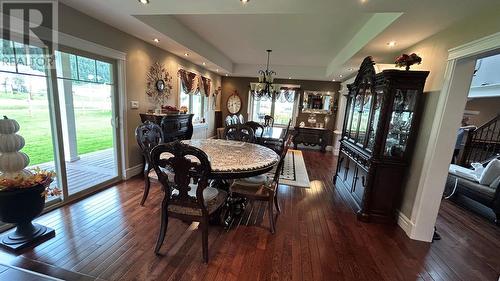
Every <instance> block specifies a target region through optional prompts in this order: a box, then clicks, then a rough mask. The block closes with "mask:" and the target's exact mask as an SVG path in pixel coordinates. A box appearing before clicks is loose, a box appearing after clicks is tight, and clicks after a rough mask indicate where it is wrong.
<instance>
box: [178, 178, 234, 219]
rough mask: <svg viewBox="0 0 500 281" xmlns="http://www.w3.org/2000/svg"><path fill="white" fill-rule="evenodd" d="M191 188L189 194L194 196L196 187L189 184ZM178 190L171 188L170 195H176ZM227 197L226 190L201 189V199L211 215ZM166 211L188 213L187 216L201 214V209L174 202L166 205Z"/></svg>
mask: <svg viewBox="0 0 500 281" xmlns="http://www.w3.org/2000/svg"><path fill="white" fill-rule="evenodd" d="M189 187H191V190H190V191H189V192H188V194H189V196H192V197H196V189H197V188H198V186H197V185H195V184H190V185H189ZM178 193H179V192H178V191H177V190H175V189H174V190H172V195H177V194H178ZM226 198H227V192H225V191H224V190H220V189H217V188H213V187H207V188H205V189H204V190H203V200H204V203H205V206H206V207H207V211H208V214H209V215H211V214H212V213H213V212H215V211H216V210H217V209H218V208H219V207H220V206H222V204H224V202H225V201H226ZM168 211H169V212H171V213H176V214H181V215H189V216H202V215H203V214H202V213H201V209H199V208H190V207H186V206H180V205H175V204H169V205H168Z"/></svg>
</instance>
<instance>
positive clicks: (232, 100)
mask: <svg viewBox="0 0 500 281" xmlns="http://www.w3.org/2000/svg"><path fill="white" fill-rule="evenodd" d="M226 106H227V111H229V113H231V114H236V113H238V112H240V110H241V98H240V96H239V95H238V92H237V91H234V93H233V94H232V95H230V96H229V98H228V99H227V104H226Z"/></svg>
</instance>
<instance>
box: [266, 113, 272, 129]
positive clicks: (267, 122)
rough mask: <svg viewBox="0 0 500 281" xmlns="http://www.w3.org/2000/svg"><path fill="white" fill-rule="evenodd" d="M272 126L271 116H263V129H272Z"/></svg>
mask: <svg viewBox="0 0 500 281" xmlns="http://www.w3.org/2000/svg"><path fill="white" fill-rule="evenodd" d="M273 126H274V118H273V117H272V116H271V115H265V116H264V127H273Z"/></svg>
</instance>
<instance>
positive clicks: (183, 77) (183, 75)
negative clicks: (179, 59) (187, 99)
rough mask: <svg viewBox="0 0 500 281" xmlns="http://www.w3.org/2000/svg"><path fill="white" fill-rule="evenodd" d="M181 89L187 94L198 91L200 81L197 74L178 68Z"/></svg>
mask: <svg viewBox="0 0 500 281" xmlns="http://www.w3.org/2000/svg"><path fill="white" fill-rule="evenodd" d="M178 75H179V78H180V82H181V87H182V91H183V92H184V93H186V94H188V95H193V94H197V93H198V92H199V91H200V82H199V78H198V75H196V73H193V72H189V71H186V70H184V69H179V72H178Z"/></svg>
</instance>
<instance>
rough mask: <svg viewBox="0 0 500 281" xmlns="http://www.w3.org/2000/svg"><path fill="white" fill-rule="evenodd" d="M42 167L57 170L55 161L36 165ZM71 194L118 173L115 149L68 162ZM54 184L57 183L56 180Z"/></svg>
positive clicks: (81, 156) (67, 170) (97, 152)
mask: <svg viewBox="0 0 500 281" xmlns="http://www.w3.org/2000/svg"><path fill="white" fill-rule="evenodd" d="M35 166H38V167H40V168H41V169H46V170H55V166H54V162H47V163H43V164H39V165H35ZM66 173H67V176H68V191H69V194H75V193H77V192H79V191H82V190H84V189H87V188H89V187H92V186H94V185H96V184H99V183H101V182H104V181H107V180H110V179H112V178H114V177H116V175H117V164H116V160H115V156H114V153H113V149H112V148H110V149H105V150H100V151H96V152H92V153H87V154H82V155H80V159H79V160H77V161H74V162H66ZM53 184H57V183H56V182H54V183H53Z"/></svg>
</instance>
